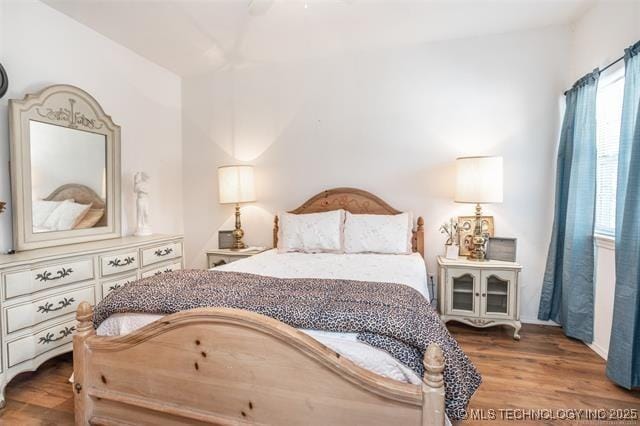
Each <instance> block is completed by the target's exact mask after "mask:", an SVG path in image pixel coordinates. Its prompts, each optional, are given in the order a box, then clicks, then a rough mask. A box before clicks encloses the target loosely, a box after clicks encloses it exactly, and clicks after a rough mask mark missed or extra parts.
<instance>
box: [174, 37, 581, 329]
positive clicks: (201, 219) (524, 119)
mask: <svg viewBox="0 0 640 426" xmlns="http://www.w3.org/2000/svg"><path fill="white" fill-rule="evenodd" d="M568 41H569V35H568V31H567V29H566V28H546V29H540V30H535V31H526V32H519V33H509V34H504V35H498V36H487V37H482V38H474V39H468V40H455V41H448V42H436V43H430V44H421V45H412V46H405V47H400V48H393V49H390V48H385V49H378V50H367V51H359V52H355V53H351V54H344V55H339V56H332V57H327V58H324V59H322V60H316V61H314V62H306V63H293V64H291V63H290V64H281V65H259V66H251V65H247V66H240V67H238V69H236V70H235V71H234V70H231V69H226V70H221V71H218V72H216V73H213V74H210V75H203V76H197V77H191V78H185V79H184V80H183V100H182V103H183V145H184V147H183V154H184V158H183V161H184V187H185V190H184V206H185V235H186V244H187V254H188V263H189V264H190V266H203V265H204V262H205V256H204V253H203V251H204V250H205V249H207V248H212V247H216V244H217V231H218V229H220V227H224V228H226V229H229V228H231V226H232V224H231V222H230V220H229V219H230V218H231V215H232V207H231V206H221V205H219V204H218V201H217V181H216V167H217V166H219V165H223V164H229V163H235V162H238V161H246V162H249V163H251V164H255V165H256V166H257V170H256V173H257V181H258V183H257V195H258V200H259V201H258V202H257V203H255V204H253V205H251V206H250V207H247V208H244V209H243V224H244V228H245V231H246V241H247V242H248V243H250V244H254V245H271V229H272V219H273V214H274V213H275V212H276V211H278V210H281V209H293V208H295V207H297V206H298V205H300V204H301V203H302V202H303V201H305V200H306V199H307V198H308V197H310V196H312V195H314V194H316V193H317V192H319V191H321V190H323V189H327V188H332V187H336V186H352V187H358V188H362V189H366V190H369V191H371V192H373V193H375V194H377V195H379V196H381V197H382V198H383V199H384V200H386V201H388V202H389V203H390V204H391V205H392V206H394V207H396V208H399V209H403V210H412V211H413V212H415V213H416V214H419V215H423V216H424V218H425V220H426V247H427V248H426V251H427V253H426V258H427V264H428V267H429V269H430V271H432V272H433V271H435V256H436V255H437V254H441V253H442V252H443V244H444V237H443V236H442V235H440V234H439V233H438V227H439V226H440V224H441V223H442V222H444V221H445V220H446V219H448V218H449V217H450V216H457V215H459V214H472V213H473V207H472V206H469V205H460V204H454V203H453V202H452V198H453V179H454V159H455V158H456V157H457V156H461V155H474V154H493V155H502V156H503V157H504V164H505V196H504V203H502V204H499V205H493V206H487V207H486V209H485V210H486V212H487V213H488V214H493V215H494V216H495V222H496V233H497V235H498V236H512V237H517V238H518V260H519V261H520V262H521V263H522V264H523V265H524V272H523V274H522V284H523V287H522V291H523V293H522V317H523V319H525V320H535V318H536V316H537V311H538V300H539V296H540V286H541V283H542V277H543V271H544V266H545V259H546V254H547V248H548V243H549V236H550V230H551V221H552V203H553V192H554V186H553V180H554V177H553V173H552V171H551V170H552V166H551V165H552V164H554V162H555V159H554V155H555V153H554V147H555V144H556V141H557V129H558V116H559V114H558V97H559V94H560V93H562V91H563V89H564V84H565V82H566V81H567V76H566V65H567V56H568ZM225 222H226V224H225Z"/></svg>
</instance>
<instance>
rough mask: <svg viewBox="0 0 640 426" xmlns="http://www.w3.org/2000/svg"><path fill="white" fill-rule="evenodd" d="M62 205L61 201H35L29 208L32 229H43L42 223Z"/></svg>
mask: <svg viewBox="0 0 640 426" xmlns="http://www.w3.org/2000/svg"><path fill="white" fill-rule="evenodd" d="M62 203H63V202H62V201H45V200H35V201H34V202H33V206H31V209H32V211H33V226H34V228H44V222H45V221H46V220H47V218H48V217H49V215H50V214H51V213H52V212H53V211H54V210H55V209H56V207H58V206H59V205H60V204H62Z"/></svg>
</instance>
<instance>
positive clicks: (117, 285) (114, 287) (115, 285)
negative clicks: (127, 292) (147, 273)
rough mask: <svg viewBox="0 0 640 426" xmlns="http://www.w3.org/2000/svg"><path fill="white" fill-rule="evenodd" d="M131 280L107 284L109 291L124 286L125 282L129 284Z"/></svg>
mask: <svg viewBox="0 0 640 426" xmlns="http://www.w3.org/2000/svg"><path fill="white" fill-rule="evenodd" d="M132 282H133V281H127V282H126V283H124V284H118V283H115V284H114V285H111V286H109V291H113V290H117V289H119V288H121V287H124V286H125V285H127V284H131V283H132Z"/></svg>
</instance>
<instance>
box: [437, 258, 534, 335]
mask: <svg viewBox="0 0 640 426" xmlns="http://www.w3.org/2000/svg"><path fill="white" fill-rule="evenodd" d="M521 269H522V266H521V265H519V264H518V263H515V262H502V261H498V260H487V261H473V260H468V259H466V258H462V257H461V258H458V259H447V258H445V257H443V256H438V298H439V299H440V302H439V307H440V318H441V319H442V321H443V322H444V323H447V321H452V320H453V321H459V322H462V323H465V324H469V325H471V326H473V327H482V328H484V327H492V326H494V325H509V326H511V327H513V328H514V332H513V338H514V339H516V340H520V335H519V334H518V332H519V331H520V328H521V327H522V325H521V324H520V293H519V288H518V280H519V275H520V270H521Z"/></svg>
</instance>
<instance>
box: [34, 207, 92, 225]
mask: <svg viewBox="0 0 640 426" xmlns="http://www.w3.org/2000/svg"><path fill="white" fill-rule="evenodd" d="M90 208H91V204H78V203H74V202H72V201H69V200H65V201H63V202H62V203H61V204H60V205H59V206H58V207H56V209H55V210H54V211H53V212H52V213H51V214H50V215H49V217H48V218H47V220H46V221H45V222H44V227H45V228H48V229H51V230H52V231H68V230H70V229H73V227H74V226H75V225H76V224H77V223H78V222H80V221H81V220H82V218H83V217H84V215H86V214H87V212H88V211H89V209H90Z"/></svg>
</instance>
